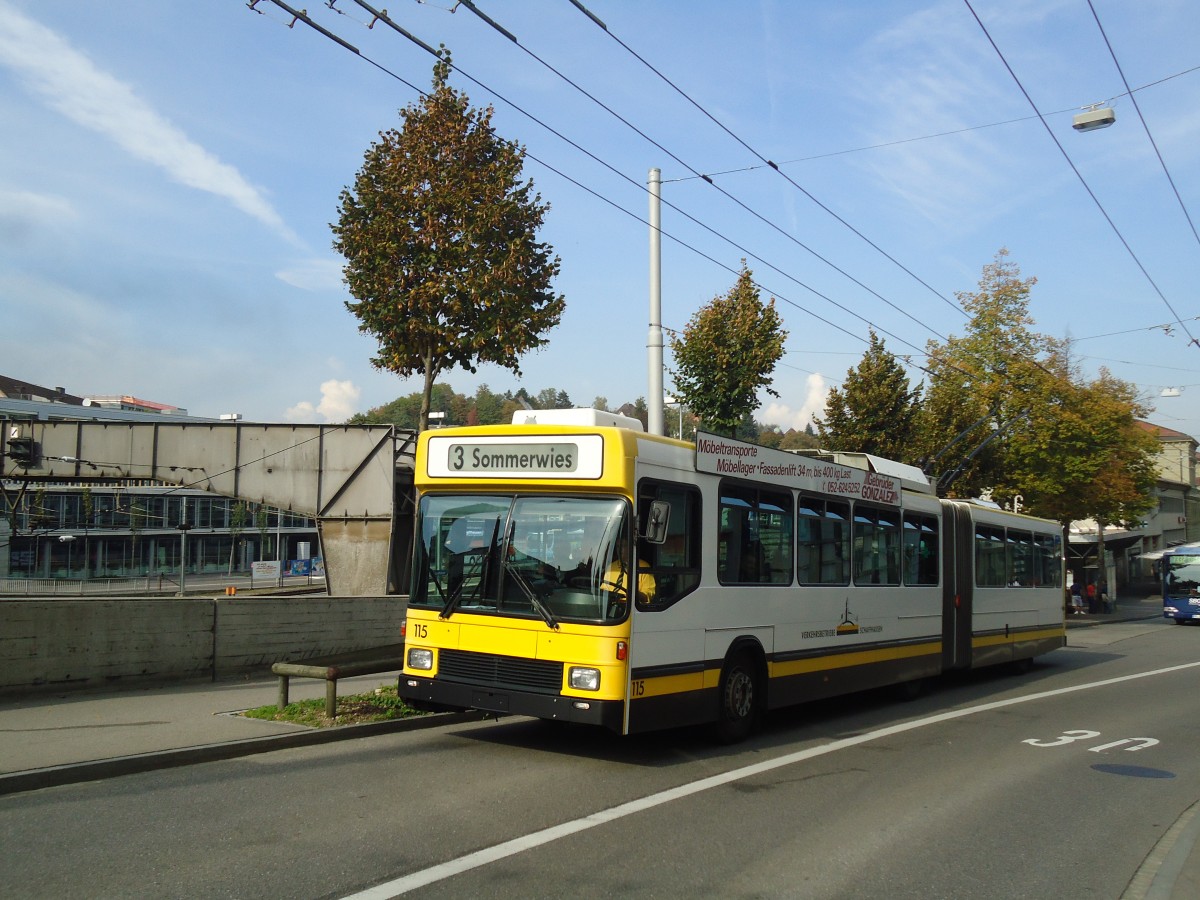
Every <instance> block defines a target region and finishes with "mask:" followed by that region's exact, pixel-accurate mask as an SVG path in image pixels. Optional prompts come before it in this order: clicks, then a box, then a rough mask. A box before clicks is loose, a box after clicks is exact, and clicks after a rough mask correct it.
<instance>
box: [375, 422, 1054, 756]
mask: <svg viewBox="0 0 1200 900" xmlns="http://www.w3.org/2000/svg"><path fill="white" fill-rule="evenodd" d="M415 479H416V487H417V490H418V494H419V501H418V510H417V519H416V525H415V540H414V560H413V583H412V589H411V594H410V600H409V606H408V612H407V619H406V622H405V644H406V651H405V663H404V670H403V673H402V674H401V676H400V679H399V689H400V695H401V696H402V697H403V698H404V699H405V700H407V701H408V702H409V703H411V704H413V705H414V706H417V707H418V708H422V709H429V710H447V709H476V710H483V711H487V712H492V713H496V714H498V715H507V714H512V715H525V716H536V717H540V718H543V719H557V720H564V721H569V722H582V723H591V724H596V725H602V726H605V727H607V728H610V729H612V730H614V731H617V732H620V733H623V734H628V733H632V732H640V731H646V730H650V729H655V728H665V727H672V726H679V725H688V724H697V723H712V724H713V725H714V726H715V727H716V729H717V732H718V734H719V735H720V736H721V737H722V738H723V739H725V740H730V741H732V740H737V739H740V738H742V737H744V736H745V735H746V734H747V733H748V732H749V731H750V730H751V728H752V726H753V724H754V722H755V719H756V717H758V716H759V715H760V714H761V713H762V712H764V711H766V710H770V709H775V708H778V707H781V706H785V705H788V704H794V703H801V702H805V701H809V700H815V699H819V698H823V697H830V696H834V695H838V694H844V693H849V692H852V691H858V690H863V689H867V688H872V687H878V686H882V685H888V684H901V683H908V682H914V683H915V682H918V681H919V680H921V679H925V678H928V677H931V676H934V675H937V674H939V673H941V672H944V671H946V670H950V669H967V668H975V667H979V666H987V665H995V664H1001V663H1005V664H1012V665H1015V666H1017V667H1018V668H1024V667H1027V666H1028V665H1029V663H1030V661H1031V660H1032V659H1033V658H1034V657H1035V656H1037V655H1039V654H1042V653H1047V652H1049V651H1051V650H1053V649H1055V648H1057V647H1061V646H1063V645H1064V644H1065V635H1066V632H1065V626H1064V619H1063V593H1062V586H1061V585H1062V575H1061V530H1060V529H1059V527H1058V525H1057V524H1056V523H1053V522H1046V521H1043V520H1040V519H1034V518H1030V517H1028V516H1022V515H1018V514H1013V513H1008V512H1005V511H1004V510H1001V509H998V508H996V507H995V506H994V505H993V506H985V505H981V504H976V503H970V502H965V501H945V500H939V499H938V498H937V497H936V496H935V495H934V493H933V492H932V491H931V490H930V488H929V484H928V482H927V481H926V480H925V478H924V477H923V476H922V475H921V473H920V472H919V471H918V470H916V469H914V468H912V467H910V466H902V465H900V464H898V463H891V462H888V461H886V460H881V459H878V458H875V457H869V456H866V455H861V454H853V455H843V454H824V453H822V454H816V455H798V454H793V453H787V452H784V451H779V450H772V449H769V448H765V447H758V446H755V445H753V444H747V443H743V442H740V441H735V440H730V439H727V438H721V437H717V436H715V435H707V434H701V435H699V437H698V440H697V442H696V443H695V444H690V443H685V442H682V441H677V440H673V439H670V438H664V437H658V436H655V435H649V434H646V433H644V431H643V430H642V428H641V425H640V423H638V422H637V421H636V420H633V419H628V418H626V417H623V416H616V415H613V414H611V413H603V412H599V411H596V410H536V411H529V412H525V413H518V414H517V415H516V416H515V417H514V424H512V425H496V426H485V427H476V428H446V429H439V430H434V431H426V432H424V433H423V434H422V435H421V436H420V442H419V445H418V448H417V457H416V473H415Z"/></svg>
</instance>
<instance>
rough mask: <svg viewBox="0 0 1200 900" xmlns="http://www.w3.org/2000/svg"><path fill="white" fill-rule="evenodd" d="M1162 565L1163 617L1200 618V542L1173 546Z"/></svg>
mask: <svg viewBox="0 0 1200 900" xmlns="http://www.w3.org/2000/svg"><path fill="white" fill-rule="evenodd" d="M1160 565H1161V571H1162V598H1163V618H1166V619H1174V620H1175V623H1176V624H1177V625H1184V624H1186V623H1188V622H1192V621H1197V620H1200V544H1184V545H1182V546H1180V547H1172V548H1171V549H1170V550H1167V551H1166V552H1164V553H1163V555H1162V561H1161V564H1160Z"/></svg>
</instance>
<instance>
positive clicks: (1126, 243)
mask: <svg viewBox="0 0 1200 900" xmlns="http://www.w3.org/2000/svg"><path fill="white" fill-rule="evenodd" d="M963 3H965V4H966V6H967V9H968V10H970V12H971V15H972V16H974V18H975V21H976V22H977V23H978V24H979V27H980V29H982V30H983V35H984V37H986V38H987V39H988V43H989V44H991V45H992V49H993V50H995V51H996V55H997V56H999V57H1000V62H1001V63H1003V64H1004V68H1005V69H1007V70H1008V74H1009V75H1011V76H1012V80H1013V81H1014V82H1016V85H1017V88H1018V89H1020V91H1021V93H1022V94H1023V95H1024V97H1025V99H1026V100H1027V101H1028V102H1029V105H1030V107H1032V108H1033V111H1034V112H1035V113H1036V114H1037V117H1038V119H1040V120H1041V123H1042V127H1043V128H1045V129H1046V133H1047V134H1048V135H1050V140H1052V141H1054V146H1056V147H1057V148H1058V151H1059V153H1061V154H1062V156H1063V159H1065V160H1066V161H1067V165H1069V166H1070V167H1071V171H1072V172H1074V173H1075V177H1076V178H1078V179H1079V183H1080V184H1082V185H1083V189H1084V190H1085V191H1087V193H1088V196H1089V197H1091V198H1092V202H1093V203H1095V204H1096V208H1097V209H1098V210H1100V214H1101V215H1102V216H1104V220H1105V221H1106V222H1108V225H1109V227H1110V228H1111V229H1112V230H1113V233H1114V234H1115V235H1116V236H1117V239H1118V240H1119V241H1120V242H1121V245H1122V246H1123V247H1124V248H1125V250H1126V252H1127V253H1128V254H1129V256H1130V258H1131V259H1132V260H1133V261H1134V263H1135V264H1136V265H1137V267H1138V269H1140V270H1141V272H1142V275H1144V276H1145V278H1146V281H1148V282H1149V283H1150V286H1151V287H1152V288H1154V292H1155V293H1156V294H1158V296H1159V299H1160V300H1162V302H1163V303H1164V304H1165V305H1166V307H1167V309H1169V310H1170V311H1171V315H1173V316H1174V317H1175V321H1176V323H1177V324H1178V325H1179V327H1180V328H1182V329H1183V331H1184V333H1185V334H1186V335H1187V336H1188V343H1189V345H1192V344H1194V345H1195V346H1196V347H1198V348H1200V341H1197V340H1196V338H1195V337H1193V336H1192V333H1191V332H1190V331H1189V330H1188V327H1187V325H1185V324H1184V322H1183V319H1181V318H1179V313H1177V312H1176V311H1175V307H1174V306H1172V305H1171V301H1170V300H1168V299H1167V296H1166V294H1164V293H1163V292H1162V290H1161V289H1160V288H1159V286H1158V284H1157V283H1156V282H1155V281H1154V279H1153V278H1152V277H1151V275H1150V273H1149V271H1147V269H1146V267H1145V266H1144V265H1143V264H1142V261H1141V260H1140V259H1139V258H1138V255H1137V254H1136V253H1135V252H1134V250H1133V247H1131V246H1130V245H1129V241H1127V240H1126V239H1125V235H1123V234H1122V233H1121V229H1119V228H1118V227H1117V223H1116V222H1114V221H1113V219H1112V216H1110V215H1109V214H1108V210H1106V209H1105V208H1104V204H1102V203H1101V202H1100V198H1099V197H1097V196H1096V193H1095V191H1093V190H1092V188H1091V185H1089V184H1088V183H1087V180H1086V179H1085V178H1084V177H1083V173H1081V172H1080V171H1079V169H1078V167H1077V166H1076V165H1075V162H1074V160H1072V159H1071V156H1070V154H1068V153H1067V151H1066V148H1065V147H1063V145H1062V143H1061V142H1060V141H1059V139H1058V136H1057V135H1055V133H1054V130H1053V129H1052V128H1051V127H1050V123H1049V122H1047V121H1046V117H1045V116H1044V115H1042V113H1041V112H1040V111H1039V110H1038V108H1037V104H1036V103H1034V102H1033V98H1032V97H1031V96H1029V91H1027V90H1026V89H1025V85H1024V84H1022V83H1021V79H1020V78H1018V77H1017V73H1016V72H1014V71H1013V67H1012V66H1011V65H1009V62H1008V60H1007V59H1006V58H1005V56H1004V53H1003V52H1002V51H1001V50H1000V47H999V46H998V45H997V44H996V41H995V40H994V39H993V38H992V35H991V32H989V31H988V29H987V26H986V25H984V24H983V20H982V19H981V18H979V14H978V13H977V12H975V8H974V7H973V6H971V0H963Z"/></svg>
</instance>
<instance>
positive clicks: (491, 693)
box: [396, 675, 624, 734]
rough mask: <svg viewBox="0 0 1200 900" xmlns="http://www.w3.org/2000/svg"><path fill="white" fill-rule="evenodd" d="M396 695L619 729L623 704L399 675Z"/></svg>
mask: <svg viewBox="0 0 1200 900" xmlns="http://www.w3.org/2000/svg"><path fill="white" fill-rule="evenodd" d="M396 689H397V693H398V694H399V695H400V698H401V699H402V700H404V701H405V702H407V703H409V704H410V705H412V706H414V707H415V708H417V709H427V710H431V711H444V710H461V709H477V710H479V711H480V712H488V713H495V714H496V715H498V716H532V717H534V718H537V719H550V720H554V721H558V722H578V723H580V724H583V725H600V726H602V727H604V728H608V729H610V730H612V731H615V732H617V733H618V734H620V733H621V730H622V726H623V721H624V715H623V706H624V704H623V703H622V702H621V701H619V700H589V699H587V698H584V697H563V696H559V695H553V694H537V693H533V692H531V691H522V690H505V689H503V688H498V687H496V686H494V685H488V686H486V687H484V686H480V685H473V684H460V683H458V682H454V681H440V680H437V679H433V678H417V677H414V676H412V675H401V676H400V678H399V680H398V682H397V686H396Z"/></svg>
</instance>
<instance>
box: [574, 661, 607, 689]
mask: <svg viewBox="0 0 1200 900" xmlns="http://www.w3.org/2000/svg"><path fill="white" fill-rule="evenodd" d="M567 683H568V684H569V685H570V686H571V687H573V688H574V689H575V690H577V691H598V690H600V670H599V669H589V668H585V667H584V666H571V670H570V671H569V672H568V673H567Z"/></svg>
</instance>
